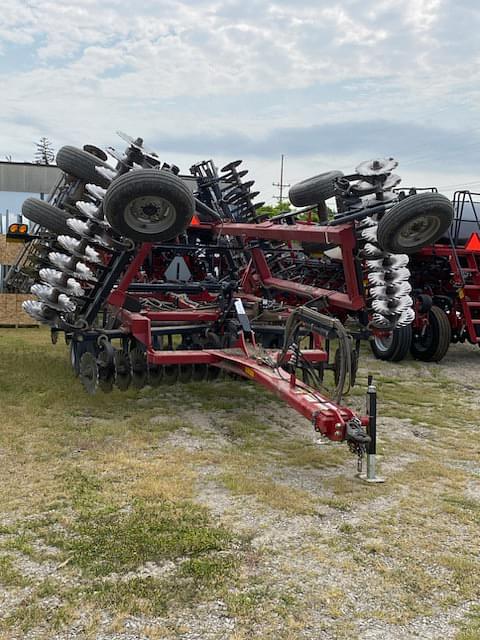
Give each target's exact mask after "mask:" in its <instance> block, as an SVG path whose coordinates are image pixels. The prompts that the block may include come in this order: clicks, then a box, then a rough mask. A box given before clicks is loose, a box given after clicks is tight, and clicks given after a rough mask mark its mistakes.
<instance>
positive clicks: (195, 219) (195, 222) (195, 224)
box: [190, 215, 200, 227]
mask: <svg viewBox="0 0 480 640" xmlns="http://www.w3.org/2000/svg"><path fill="white" fill-rule="evenodd" d="M199 224H200V220H199V218H198V216H197V215H194V216H193V218H192V219H191V220H190V226H191V227H198V225H199Z"/></svg>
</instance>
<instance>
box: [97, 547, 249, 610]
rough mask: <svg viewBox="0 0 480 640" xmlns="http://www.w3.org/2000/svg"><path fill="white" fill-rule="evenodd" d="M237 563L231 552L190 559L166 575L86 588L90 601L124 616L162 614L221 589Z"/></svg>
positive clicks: (109, 582) (101, 583) (230, 576)
mask: <svg viewBox="0 0 480 640" xmlns="http://www.w3.org/2000/svg"><path fill="white" fill-rule="evenodd" d="M236 566H237V561H236V559H235V558H234V557H233V556H232V555H231V554H228V555H222V556H211V557H208V556H206V557H197V558H190V559H188V560H186V561H185V562H182V563H181V564H180V566H179V567H178V568H177V569H176V570H175V571H174V572H173V573H172V574H171V575H169V576H168V577H165V578H163V579H162V578H156V577H153V576H146V577H140V576H139V577H133V578H130V579H128V580H120V581H115V582H111V581H102V582H94V583H93V585H92V586H91V587H90V588H89V590H88V596H89V597H90V598H91V599H92V601H93V602H96V603H97V604H100V605H101V606H102V607H105V608H108V609H110V610H113V611H117V612H118V611H120V612H122V613H125V614H128V615H143V616H145V615H148V616H161V615H165V614H166V613H167V612H168V611H169V609H170V608H171V607H172V606H173V605H175V606H176V607H178V606H182V605H188V606H191V605H192V604H194V603H196V602H198V601H199V600H201V599H205V598H206V597H207V596H212V597H213V595H214V594H215V592H217V593H218V594H219V593H220V591H222V590H223V585H224V583H225V581H226V580H228V579H231V578H232V576H233V574H234V571H235V569H236Z"/></svg>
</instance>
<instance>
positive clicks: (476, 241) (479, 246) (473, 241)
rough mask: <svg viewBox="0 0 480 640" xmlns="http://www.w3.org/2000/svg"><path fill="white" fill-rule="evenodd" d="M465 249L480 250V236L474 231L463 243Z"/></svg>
mask: <svg viewBox="0 0 480 640" xmlns="http://www.w3.org/2000/svg"><path fill="white" fill-rule="evenodd" d="M465 249H467V251H479V252H480V236H479V235H478V233H477V232H476V231H475V232H474V233H472V235H471V236H470V238H469V239H468V242H467V244H466V245H465Z"/></svg>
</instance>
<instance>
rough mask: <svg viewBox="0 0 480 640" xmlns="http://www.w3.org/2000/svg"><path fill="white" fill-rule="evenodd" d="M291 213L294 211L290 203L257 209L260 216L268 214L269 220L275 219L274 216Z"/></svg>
mask: <svg viewBox="0 0 480 640" xmlns="http://www.w3.org/2000/svg"><path fill="white" fill-rule="evenodd" d="M289 211H293V209H292V207H291V205H290V203H288V202H279V203H278V204H265V205H263V207H260V209H257V214H258V215H262V214H263V215H264V214H267V215H268V217H269V218H273V216H278V215H279V214H280V213H288V212H289Z"/></svg>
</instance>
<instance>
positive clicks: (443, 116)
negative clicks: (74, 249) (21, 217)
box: [0, 0, 480, 201]
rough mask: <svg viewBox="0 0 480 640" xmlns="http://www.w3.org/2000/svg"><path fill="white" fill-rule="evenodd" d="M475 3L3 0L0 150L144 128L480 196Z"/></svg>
mask: <svg viewBox="0 0 480 640" xmlns="http://www.w3.org/2000/svg"><path fill="white" fill-rule="evenodd" d="M479 30H480V8H479V3H478V0H403V1H401V0H375V1H374V0H337V1H335V2H332V0H328V2H327V1H326V0H297V1H296V2H293V1H290V0H284V1H282V0H277V1H275V2H270V1H268V0H223V1H221V2H215V1H210V0H190V1H188V0H184V1H180V0H137V1H136V2H126V1H125V0H102V1H98V0H77V1H76V2H72V1H71V0H3V2H2V3H1V11H0V75H1V77H0V86H1V89H2V91H1V96H2V97H1V109H0V117H1V127H0V158H1V159H4V156H6V155H12V156H13V159H14V160H18V161H20V160H22V161H23V160H26V161H30V160H32V159H33V155H34V151H35V146H34V145H35V142H36V141H37V140H38V139H39V138H40V136H43V135H45V136H47V137H48V138H50V139H51V140H52V142H53V144H54V146H55V148H56V149H58V148H59V147H60V146H62V145H64V144H74V145H78V146H82V145H83V144H85V143H94V144H97V145H98V146H106V145H113V146H117V147H119V148H123V143H122V142H121V141H120V139H119V138H117V137H116V135H115V131H116V130H118V129H120V130H124V131H126V132H128V133H130V134H131V135H133V136H142V137H144V139H145V141H146V143H148V145H149V146H150V147H154V148H156V149H157V150H158V152H159V154H160V156H161V158H162V160H165V161H168V162H174V163H176V164H178V165H179V166H180V167H181V169H182V171H188V168H189V167H190V165H191V164H192V163H193V162H195V161H198V160H202V159H208V158H213V159H214V160H215V162H216V164H218V165H220V166H221V165H222V164H223V163H225V162H227V161H230V160H233V159H236V158H243V159H244V164H245V165H246V167H247V168H249V169H250V174H251V176H250V177H251V178H253V179H256V180H257V186H258V188H260V189H261V191H262V199H264V200H267V201H272V196H273V194H274V193H275V189H274V187H273V186H272V184H271V183H272V182H277V181H278V178H279V167H280V155H281V154H282V153H284V154H285V156H286V160H285V179H286V181H287V182H290V183H294V182H295V181H298V180H301V179H303V178H306V177H309V176H311V175H314V174H316V173H320V172H322V171H327V170H330V169H341V170H343V171H347V172H348V171H352V170H353V169H354V167H355V166H356V165H357V164H358V163H359V162H360V161H362V160H366V159H369V158H373V157H384V156H395V157H396V158H397V159H398V160H399V163H400V165H399V168H398V173H399V174H400V175H401V176H402V177H403V183H404V184H405V185H410V184H412V183H415V184H417V185H419V186H430V184H436V185H438V186H440V187H442V190H443V191H444V192H445V193H448V194H449V193H451V191H452V190H454V188H455V187H456V186H457V185H459V186H460V185H462V186H463V185H468V186H470V187H471V188H472V189H477V190H479V191H480V170H479V169H480V166H479V165H480V163H479V162H478V159H479V156H480V111H479V105H480V77H479V76H480V45H479V44H478V42H479V41H478V32H479Z"/></svg>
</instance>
